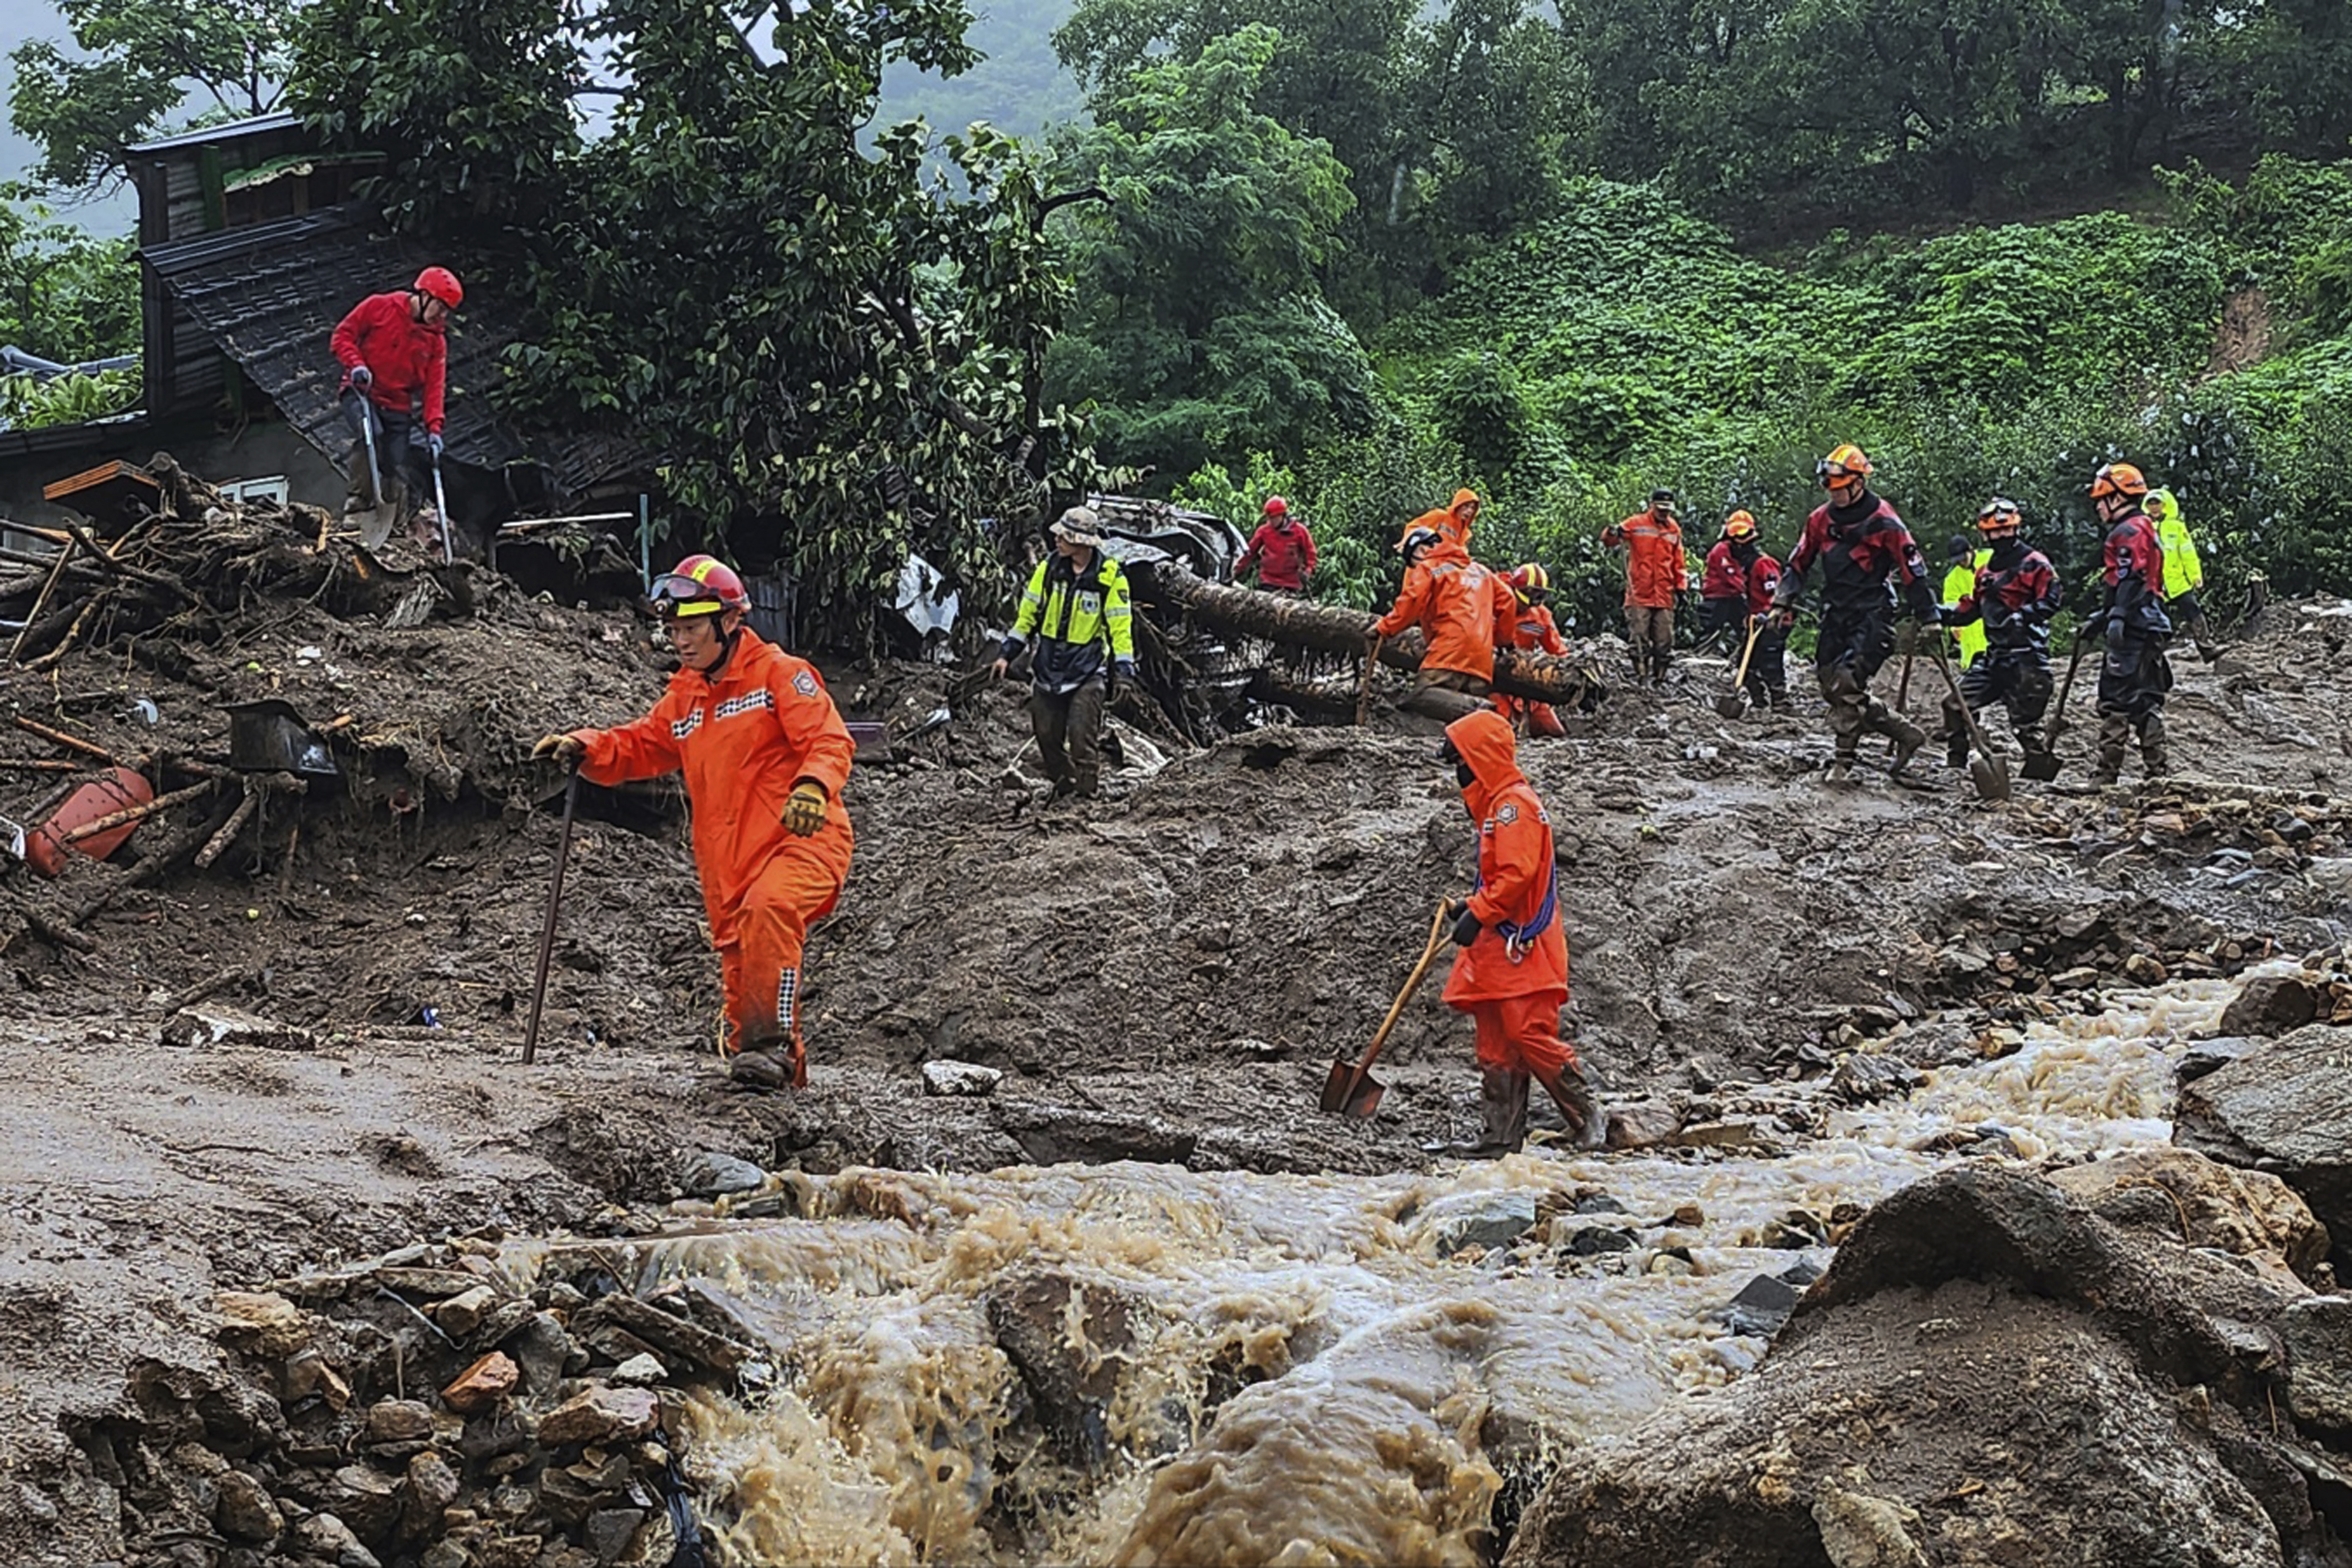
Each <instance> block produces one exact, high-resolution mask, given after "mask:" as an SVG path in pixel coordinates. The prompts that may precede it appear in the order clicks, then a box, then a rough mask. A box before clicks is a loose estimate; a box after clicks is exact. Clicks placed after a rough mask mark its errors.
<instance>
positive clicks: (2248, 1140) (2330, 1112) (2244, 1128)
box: [2172, 1025, 2352, 1278]
mask: <svg viewBox="0 0 2352 1568" xmlns="http://www.w3.org/2000/svg"><path fill="white" fill-rule="evenodd" d="M2172 1141H2173V1142H2174V1143H2175V1144H2177V1145H2179V1147H2181V1148H2183V1149H2192V1150H2195V1151H2196V1152H2199V1153H2200V1154H2203V1155H2206V1156H2207V1157H2208V1158H2210V1159H2214V1160H2219V1161H2221V1163H2223V1164H2228V1165H2239V1166H2243V1167H2245V1168H2247V1169H2250V1170H2260V1171H2267V1172H2269V1173H2272V1174H2273V1175H2275V1176H2277V1177H2279V1178H2280V1179H2281V1180H2283V1181H2284V1182H2285V1183H2286V1184H2287V1185H2289V1186H2291V1187H2293V1188H2294V1190H2295V1191H2296V1192H2298V1193H2300V1194H2302V1195H2303V1201H2304V1202H2305V1203H2306V1204H2309V1205H2311V1212H2312V1214H2313V1215H2314V1216H2315V1217H2316V1218H2317V1219H2318V1221H2319V1223H2320V1224H2321V1225H2323V1226H2326V1227H2327V1232H2328V1235H2329V1236H2330V1237H2332V1238H2333V1240H2334V1243H2335V1251H2334V1258H2335V1261H2336V1270H2337V1274H2338V1277H2339V1278H2342V1277H2345V1274H2346V1270H2347V1265H2352V1251H2347V1247H2352V1029H2339V1028H2335V1027H2331V1026H2326V1025H2319V1026H2313V1027H2310V1028H2305V1029H2299V1030H2297V1031H2296V1032H2295V1033H2294V1034H2292V1035H2289V1036H2287V1037H2284V1038H2283V1039H2277V1040H2272V1041H2268V1042H2266V1043H2265V1044H2264V1046H2263V1048H2261V1049H2259V1050H2254V1051H2251V1052H2248V1053H2247V1054H2246V1055H2244V1056H2242V1057H2240V1058H2237V1059H2236V1060H2235V1061H2232V1062H2229V1063H2227V1064H2225V1065H2224V1066H2221V1067H2218V1068H2214V1069H2213V1070H2212V1071H2211V1072H2210V1073H2207V1074H2205V1075H2204V1076H2203V1077H2202V1078H2200V1079H2196V1080H2195V1081H2193V1082H2190V1083H2187V1084H2183V1085H2182V1086H2181V1089H2180V1099H2179V1107H2178V1109H2177V1110H2175V1111H2174V1113H2173V1125H2172Z"/></svg>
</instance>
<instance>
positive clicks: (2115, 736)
mask: <svg viewBox="0 0 2352 1568" xmlns="http://www.w3.org/2000/svg"><path fill="white" fill-rule="evenodd" d="M2130 733H2131V728H2130V726H2129V725H2128V724H2127V723H2126V721H2124V720H2122V719H2118V718H2116V717H2114V716H2113V715H2110V716H2108V717H2107V718H2105V719H2102V720H2100V721H2099V760H2098V762H2097V763H2095V764H2093V766H2092V768H2091V782H2092V783H2093V784H2113V783H2115V782H2116V780H2117V779H2119V778H2121V777H2122V776H2123V772H2124V742H2125V740H2126V737H2128V736H2129V735H2130Z"/></svg>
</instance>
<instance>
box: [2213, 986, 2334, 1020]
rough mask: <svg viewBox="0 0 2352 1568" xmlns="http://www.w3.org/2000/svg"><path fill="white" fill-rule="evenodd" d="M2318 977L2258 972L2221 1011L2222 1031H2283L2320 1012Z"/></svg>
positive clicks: (2310, 1018)
mask: <svg viewBox="0 0 2352 1568" xmlns="http://www.w3.org/2000/svg"><path fill="white" fill-rule="evenodd" d="M2317 981H2318V977H2317V976H2316V975H2312V974H2258V975H2256V976H2254V977H2253V978H2252V979H2251V980H2249V981H2247V982H2246V983H2245V984H2243V985H2242V986H2240V987H2239V989H2238V994H2236V995H2235V996H2233V997H2231V999H2230V1005H2229V1006H2228V1007H2226V1008H2224V1009H2223V1010H2222V1013H2221V1024H2220V1026H2219V1028H2220V1031H2221V1033H2222V1034H2224V1035H2284V1034H2285V1033H2286V1032H2287V1031H2288V1030H2290V1029H2299V1028H2301V1027H2302V1026H2304V1025H2305V1024H2308V1023H2310V1022H2311V1021H2312V1019H2313V1018H2315V1017H2316V1016H2318V1014H2319V1002H2320V990H2319V986H2318V984H2317Z"/></svg>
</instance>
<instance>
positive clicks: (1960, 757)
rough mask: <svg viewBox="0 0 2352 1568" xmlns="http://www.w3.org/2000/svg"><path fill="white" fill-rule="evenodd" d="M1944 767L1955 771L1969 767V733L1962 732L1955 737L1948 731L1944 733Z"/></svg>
mask: <svg viewBox="0 0 2352 1568" xmlns="http://www.w3.org/2000/svg"><path fill="white" fill-rule="evenodd" d="M1944 765H1945V766H1946V767H1948V768H1955V769H1957V768H1965V767H1967V766H1968V765H1969V733H1968V731H1965V730H1963V731H1960V732H1959V733H1958V734H1957V735H1955V734H1952V733H1950V732H1946V734H1945V736H1944Z"/></svg>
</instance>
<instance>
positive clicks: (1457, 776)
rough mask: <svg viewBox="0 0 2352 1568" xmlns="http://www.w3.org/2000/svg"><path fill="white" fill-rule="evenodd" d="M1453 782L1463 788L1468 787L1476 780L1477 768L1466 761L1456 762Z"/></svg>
mask: <svg viewBox="0 0 2352 1568" xmlns="http://www.w3.org/2000/svg"><path fill="white" fill-rule="evenodd" d="M1477 782H1478V773H1477V770H1476V769H1475V768H1473V767H1472V766H1471V765H1470V764H1469V763H1454V783H1455V784H1460V785H1461V786H1462V787H1463V788H1464V789H1468V788H1469V787H1470V786H1471V785H1472V784H1476V783H1477Z"/></svg>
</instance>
